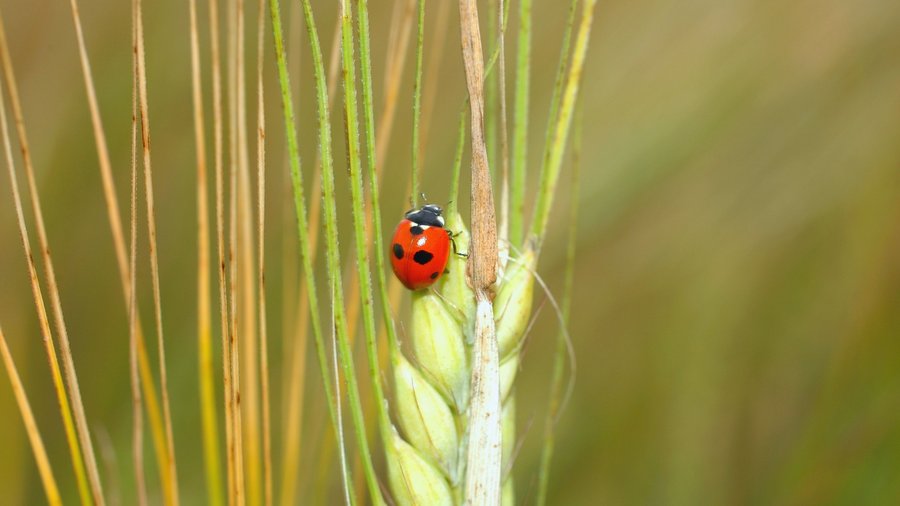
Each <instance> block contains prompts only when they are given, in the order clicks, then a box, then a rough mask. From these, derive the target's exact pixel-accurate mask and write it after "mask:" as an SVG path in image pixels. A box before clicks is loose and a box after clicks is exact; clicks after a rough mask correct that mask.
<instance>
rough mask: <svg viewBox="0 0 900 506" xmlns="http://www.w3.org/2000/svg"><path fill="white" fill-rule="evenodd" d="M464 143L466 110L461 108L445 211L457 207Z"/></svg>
mask: <svg viewBox="0 0 900 506" xmlns="http://www.w3.org/2000/svg"><path fill="white" fill-rule="evenodd" d="M465 145H466V110H465V109H463V110H462V111H460V113H459V133H458V134H457V140H456V157H455V158H454V159H453V172H451V174H450V198H449V199H448V200H449V201H450V204H449V205H448V206H447V211H448V212H450V213H454V212H456V211H457V209H459V206H458V205H457V200H458V199H459V174H460V172H462V157H463V148H464V147H465Z"/></svg>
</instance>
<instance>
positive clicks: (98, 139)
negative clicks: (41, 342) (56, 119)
mask: <svg viewBox="0 0 900 506" xmlns="http://www.w3.org/2000/svg"><path fill="white" fill-rule="evenodd" d="M70 6H71V8H72V21H73V23H74V25H75V35H76V40H77V42H78V56H79V60H80V62H81V70H82V74H83V77H84V84H85V92H86V94H87V99H88V107H89V109H90V113H91V124H92V126H93V129H94V141H95V143H96V147H97V158H98V160H99V162H100V165H99V166H100V176H101V180H102V182H103V197H104V200H105V201H106V211H107V218H108V219H109V225H110V230H111V232H112V237H113V245H114V247H115V252H116V261H117V263H118V266H119V277H120V279H121V282H122V296H123V301H124V303H125V307H126V310H127V308H128V304H129V302H128V301H129V297H130V293H131V286H130V282H131V281H130V279H131V274H130V273H129V270H128V269H129V267H128V258H127V254H126V252H125V249H126V248H125V236H124V233H123V231H122V220H121V213H120V210H119V202H118V197H117V196H116V191H115V182H114V180H113V176H112V167H111V164H110V158H109V149H108V146H107V143H106V133H105V131H104V128H103V122H102V119H101V116H100V107H99V105H98V101H97V93H96V89H95V87H94V78H93V75H92V73H91V65H90V59H89V58H88V54H87V47H86V45H85V42H84V33H83V30H82V27H81V15H80V13H79V9H78V3H77V1H76V0H71V1H70ZM137 347H138V368H139V371H140V381H141V384H142V386H143V389H144V395H145V396H146V400H145V402H146V404H147V417H148V418H149V421H150V428H151V434H152V435H153V443H154V445H155V447H156V448H157V449H158V450H159V449H162V448H164V446H165V444H166V435H165V428H164V423H163V419H162V418H163V417H162V414H161V410H160V407H159V400H158V397H157V394H156V385H155V384H154V380H153V373H152V372H151V369H150V359H149V358H148V356H147V346H146V344H145V342H144V334H143V332H142V324H141V319H140V315H138V317H137ZM157 453H158V454H162V452H161V451H158V452H157ZM157 462H158V463H159V466H160V475H161V476H162V477H163V479H164V480H167V479H168V473H166V472H165V463H164V462H163V461H162V460H157Z"/></svg>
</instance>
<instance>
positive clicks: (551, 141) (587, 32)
mask: <svg viewBox="0 0 900 506" xmlns="http://www.w3.org/2000/svg"><path fill="white" fill-rule="evenodd" d="M575 2H576V0H572V9H573V11H574V5H575ZM596 4H597V0H586V1H585V2H584V9H583V11H582V16H581V23H580V25H579V27H578V37H577V38H576V39H575V47H574V49H573V51H572V64H571V66H569V67H568V72H567V71H566V62H567V61H568V41H569V38H570V37H571V32H572V24H573V23H572V22H571V21H572V20H573V18H572V15H573V14H570V23H569V24H568V26H567V27H566V33H565V36H564V39H563V51H562V54H561V57H560V65H559V71H558V73H557V77H556V91H554V100H553V102H551V109H550V112H551V114H550V116H549V118H550V120H549V121H550V123H549V124H548V126H547V130H548V132H547V143H546V146H545V148H544V161H543V164H542V165H541V184H540V189H539V191H538V195H537V202H536V203H535V207H534V215H533V218H532V221H531V232H530V234H531V239H530V240H531V242H532V244H531V247H532V248H534V249H535V250H537V251H539V250H540V248H541V243H542V242H543V239H544V232H545V231H546V230H547V221H548V219H549V217H550V208H551V206H552V204H553V195H554V194H555V193H556V183H557V182H558V181H559V172H560V167H561V166H562V158H563V154H564V152H565V147H566V140H567V138H568V135H569V127H570V126H571V124H572V112H573V110H574V107H575V100H576V98H578V89H579V84H580V82H581V70H582V68H583V66H584V58H585V55H586V54H587V47H588V41H589V40H590V36H591V23H592V21H593V19H594V6H595V5H596ZM563 82H565V89H564V90H563V88H562V83H563ZM560 90H563V91H561V92H560ZM557 93H561V95H559V99H557ZM557 100H559V102H558V103H559V113H558V114H555V112H556V103H557ZM554 120H555V121H554Z"/></svg>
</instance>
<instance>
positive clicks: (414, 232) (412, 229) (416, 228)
mask: <svg viewBox="0 0 900 506" xmlns="http://www.w3.org/2000/svg"><path fill="white" fill-rule="evenodd" d="M424 231H425V230H424V229H423V228H422V227H420V226H418V225H413V226H411V227H409V233H410V234H412V235H420V234H421V233H422V232H424Z"/></svg>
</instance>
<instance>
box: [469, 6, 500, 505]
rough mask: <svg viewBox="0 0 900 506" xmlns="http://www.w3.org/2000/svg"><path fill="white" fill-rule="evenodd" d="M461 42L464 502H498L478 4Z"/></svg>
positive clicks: (490, 234)
mask: <svg viewBox="0 0 900 506" xmlns="http://www.w3.org/2000/svg"><path fill="white" fill-rule="evenodd" d="M459 17H460V38H461V40H462V51H463V62H464V64H465V69H466V85H467V87H468V90H469V104H470V115H471V130H472V227H471V229H472V242H471V246H470V249H469V261H468V262H467V278H468V283H469V286H470V287H472V289H473V290H474V291H475V300H476V315H475V346H474V356H473V361H472V384H471V396H472V397H471V399H472V400H471V407H470V412H469V445H468V455H467V464H466V494H465V497H466V502H467V503H469V504H479V505H481V504H484V505H492V504H499V502H500V483H501V454H502V452H501V450H502V448H501V447H502V444H501V440H502V437H501V429H500V414H501V407H500V357H499V351H498V347H497V336H496V333H495V328H494V309H493V304H492V302H491V300H492V299H493V287H494V283H495V282H496V280H497V263H498V259H497V254H498V252H497V221H496V215H495V210H494V197H493V190H492V188H491V173H490V168H489V167H488V159H487V148H486V147H485V142H484V57H483V54H482V49H481V34H480V31H479V27H478V9H477V7H476V4H475V1H474V0H460V1H459Z"/></svg>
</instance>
